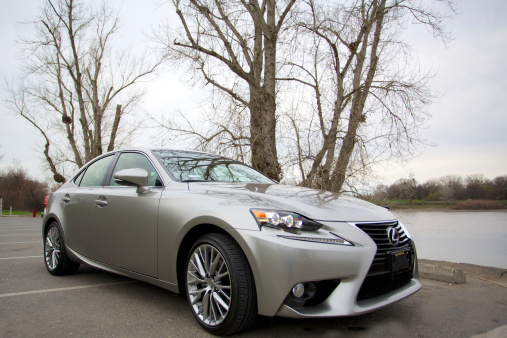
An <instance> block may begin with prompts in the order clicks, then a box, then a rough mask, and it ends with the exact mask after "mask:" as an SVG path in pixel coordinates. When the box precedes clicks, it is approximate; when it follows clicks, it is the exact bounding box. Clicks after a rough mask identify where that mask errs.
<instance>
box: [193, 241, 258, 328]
mask: <svg viewBox="0 0 507 338" xmlns="http://www.w3.org/2000/svg"><path fill="white" fill-rule="evenodd" d="M184 269H185V271H184V273H185V278H184V280H185V293H186V296H187V300H188V304H189V306H190V310H191V312H192V314H193V315H194V317H195V318H196V320H197V322H198V323H199V324H200V325H201V326H202V327H203V328H204V329H205V330H207V331H208V332H210V333H212V334H215V335H224V336H226V335H231V334H234V333H238V332H240V331H244V330H246V329H247V328H249V327H250V326H251V325H253V324H254V322H255V320H256V319H257V294H256V291H255V283H254V280H253V276H252V272H251V270H250V266H249V265H248V261H247V259H246V257H245V255H244V253H243V251H242V250H241V248H240V247H239V245H238V244H237V243H236V242H235V241H234V240H233V239H232V238H231V237H229V236H228V235H226V234H220V233H211V234H207V235H204V236H202V237H201V238H199V239H198V240H197V241H196V243H195V244H194V245H193V246H192V249H190V251H189V253H188V257H187V260H186V264H185V266H184ZM217 317H218V318H217Z"/></svg>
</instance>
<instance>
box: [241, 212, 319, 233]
mask: <svg viewBox="0 0 507 338" xmlns="http://www.w3.org/2000/svg"><path fill="white" fill-rule="evenodd" d="M250 212H251V213H252V215H253V216H254V218H255V220H256V221H257V224H259V227H261V226H267V227H270V228H275V229H279V230H283V231H287V232H292V233H298V232H300V231H317V230H319V229H320V228H321V227H322V224H320V223H317V222H315V221H312V220H311V219H308V218H306V217H304V216H301V215H299V214H296V213H295V212H290V211H280V210H266V209H250Z"/></svg>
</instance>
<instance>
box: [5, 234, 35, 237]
mask: <svg viewBox="0 0 507 338" xmlns="http://www.w3.org/2000/svg"><path fill="white" fill-rule="evenodd" d="M12 236H39V234H13V235H0V237H12Z"/></svg>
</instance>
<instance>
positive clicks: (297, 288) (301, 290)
mask: <svg viewBox="0 0 507 338" xmlns="http://www.w3.org/2000/svg"><path fill="white" fill-rule="evenodd" d="M292 294H293V295H294V297H296V298H301V297H303V295H304V294H305V286H304V285H303V283H297V284H296V285H294V287H293V288H292Z"/></svg>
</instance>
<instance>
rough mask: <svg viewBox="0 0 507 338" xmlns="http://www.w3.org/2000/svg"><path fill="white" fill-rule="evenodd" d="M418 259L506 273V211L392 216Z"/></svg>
mask: <svg viewBox="0 0 507 338" xmlns="http://www.w3.org/2000/svg"><path fill="white" fill-rule="evenodd" d="M393 213H394V214H395V215H396V216H397V217H398V219H399V220H400V221H401V222H402V223H403V224H404V225H405V226H406V227H407V229H408V231H409V232H410V234H411V235H412V238H413V239H414V241H415V243H416V247H417V254H418V256H419V258H423V259H432V260H441V261H448V262H455V263H470V264H477V265H483V266H492V267H497V268H506V269H507V210H501V211H496V210H495V211H452V210H445V211H428V210H421V211H420V210H414V211H412V210H410V211H404V210H396V211H394V212H393Z"/></svg>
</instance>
